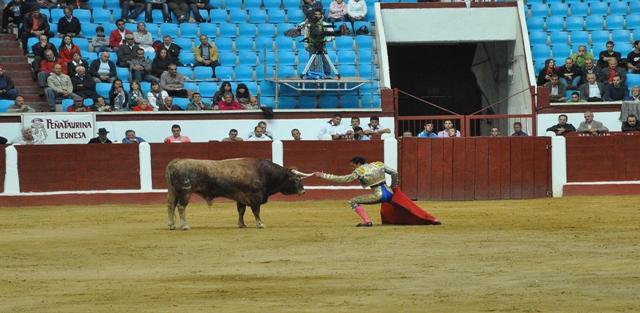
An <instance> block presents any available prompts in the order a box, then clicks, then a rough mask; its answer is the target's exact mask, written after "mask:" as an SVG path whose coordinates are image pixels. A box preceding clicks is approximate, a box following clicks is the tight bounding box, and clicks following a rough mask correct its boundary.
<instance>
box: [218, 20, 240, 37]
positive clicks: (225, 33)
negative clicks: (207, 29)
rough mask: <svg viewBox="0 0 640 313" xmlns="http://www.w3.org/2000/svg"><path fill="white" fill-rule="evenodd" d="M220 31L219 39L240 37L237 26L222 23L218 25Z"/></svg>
mask: <svg viewBox="0 0 640 313" xmlns="http://www.w3.org/2000/svg"><path fill="white" fill-rule="evenodd" d="M218 30H219V31H220V35H219V37H229V38H235V37H236V36H237V35H238V26H236V24H229V23H221V24H220V25H218Z"/></svg>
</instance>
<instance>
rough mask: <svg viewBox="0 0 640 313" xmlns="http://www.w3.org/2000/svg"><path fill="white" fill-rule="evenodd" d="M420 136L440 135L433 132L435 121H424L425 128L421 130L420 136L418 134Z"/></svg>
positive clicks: (432, 136) (431, 136) (433, 136)
mask: <svg viewBox="0 0 640 313" xmlns="http://www.w3.org/2000/svg"><path fill="white" fill-rule="evenodd" d="M416 137H418V138H436V137H438V135H436V134H435V133H434V132H433V122H429V121H427V122H426V123H424V130H423V131H421V132H420V133H419V134H418V136H416Z"/></svg>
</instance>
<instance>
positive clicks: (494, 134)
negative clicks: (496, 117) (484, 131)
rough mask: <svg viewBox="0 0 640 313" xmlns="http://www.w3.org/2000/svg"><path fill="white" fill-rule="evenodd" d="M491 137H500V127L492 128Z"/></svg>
mask: <svg viewBox="0 0 640 313" xmlns="http://www.w3.org/2000/svg"><path fill="white" fill-rule="evenodd" d="M491 137H500V129H498V127H491Z"/></svg>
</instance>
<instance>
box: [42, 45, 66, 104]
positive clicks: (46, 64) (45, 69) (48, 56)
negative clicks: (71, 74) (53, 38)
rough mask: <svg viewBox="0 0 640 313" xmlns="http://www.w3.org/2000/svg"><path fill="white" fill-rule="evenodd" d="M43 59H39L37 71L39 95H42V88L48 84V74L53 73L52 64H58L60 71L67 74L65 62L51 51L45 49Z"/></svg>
mask: <svg viewBox="0 0 640 313" xmlns="http://www.w3.org/2000/svg"><path fill="white" fill-rule="evenodd" d="M44 56H45V59H44V60H42V61H40V72H38V83H39V84H40V97H44V88H45V87H47V86H48V81H47V79H49V75H51V73H53V69H54V66H55V65H56V64H57V65H60V67H61V68H62V73H63V74H67V63H65V62H63V61H62V60H60V59H58V58H56V57H55V56H54V54H53V51H51V50H46V51H45V52H44Z"/></svg>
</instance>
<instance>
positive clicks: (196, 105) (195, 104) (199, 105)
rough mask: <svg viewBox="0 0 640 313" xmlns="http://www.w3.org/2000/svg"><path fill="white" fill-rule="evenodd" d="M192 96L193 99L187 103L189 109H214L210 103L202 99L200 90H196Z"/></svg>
mask: <svg viewBox="0 0 640 313" xmlns="http://www.w3.org/2000/svg"><path fill="white" fill-rule="evenodd" d="M191 98H193V100H192V101H191V102H190V103H189V104H188V105H187V111H203V110H204V111H207V110H213V108H212V107H211V105H210V104H209V103H206V102H203V101H202V95H201V94H200V93H199V92H194V93H193V96H192V97H191Z"/></svg>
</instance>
